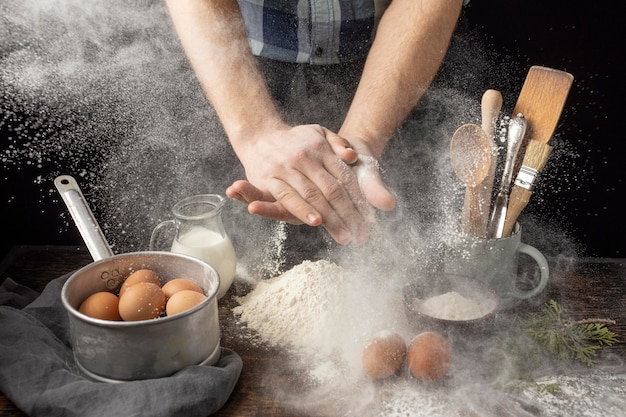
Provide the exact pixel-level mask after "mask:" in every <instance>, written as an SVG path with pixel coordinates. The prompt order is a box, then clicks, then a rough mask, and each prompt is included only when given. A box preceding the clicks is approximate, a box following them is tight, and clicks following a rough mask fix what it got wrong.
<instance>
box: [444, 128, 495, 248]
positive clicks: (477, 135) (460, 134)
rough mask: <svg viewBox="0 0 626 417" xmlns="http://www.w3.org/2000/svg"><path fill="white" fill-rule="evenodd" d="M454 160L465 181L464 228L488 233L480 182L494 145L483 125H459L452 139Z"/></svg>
mask: <svg viewBox="0 0 626 417" xmlns="http://www.w3.org/2000/svg"><path fill="white" fill-rule="evenodd" d="M450 163H451V165H452V169H453V170H454V173H455V174H456V176H457V177H458V178H459V179H460V180H461V181H463V182H464V183H465V186H466V189H465V200H464V202H463V212H462V216H461V227H462V230H463V231H464V232H465V233H468V234H472V235H474V236H482V235H483V234H484V231H485V228H486V224H485V216H484V215H483V210H485V209H486V210H488V209H489V208H488V207H481V205H480V192H479V191H480V184H481V182H482V181H483V180H484V179H485V177H486V176H487V174H489V170H490V168H491V145H490V143H489V138H488V137H487V135H486V134H485V132H484V130H483V129H482V127H480V126H478V125H475V124H472V123H468V124H464V125H463V126H461V127H459V128H458V129H457V130H456V132H454V135H453V136H452V141H451V142H450Z"/></svg>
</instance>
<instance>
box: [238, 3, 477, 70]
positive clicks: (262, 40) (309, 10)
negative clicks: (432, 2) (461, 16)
mask: <svg viewBox="0 0 626 417" xmlns="http://www.w3.org/2000/svg"><path fill="white" fill-rule="evenodd" d="M468 1H469V0H465V2H464V3H467V2H468ZM238 2H239V7H240V9H241V13H242V15H243V18H244V22H245V25H246V30H247V32H248V40H249V42H250V47H251V48H252V53H253V54H254V55H257V56H262V57H265V58H270V59H274V60H278V61H286V62H298V63H309V64H336V63H340V62H347V61H353V60H356V59H360V58H364V57H365V56H366V55H367V52H368V51H369V49H370V46H371V44H372V40H373V36H374V29H375V27H376V23H377V22H378V19H379V18H380V16H381V15H382V13H383V12H384V10H385V9H386V8H387V6H388V5H389V3H390V2H391V0H238Z"/></svg>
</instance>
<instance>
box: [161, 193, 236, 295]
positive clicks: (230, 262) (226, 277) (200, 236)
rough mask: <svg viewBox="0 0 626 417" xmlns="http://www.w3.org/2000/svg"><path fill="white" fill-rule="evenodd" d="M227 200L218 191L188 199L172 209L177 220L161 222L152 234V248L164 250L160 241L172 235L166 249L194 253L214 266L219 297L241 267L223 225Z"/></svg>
mask: <svg viewBox="0 0 626 417" xmlns="http://www.w3.org/2000/svg"><path fill="white" fill-rule="evenodd" d="M225 202H226V200H225V198H224V197H222V196H220V195H218V194H200V195H194V196H191V197H187V198H184V199H182V200H180V201H178V202H177V203H176V204H175V205H174V207H173V208H172V214H173V215H174V219H172V220H166V221H163V222H161V223H159V224H158V225H157V226H156V227H155V228H154V230H153V231H152V235H151V237H150V250H163V249H161V248H163V247H164V246H166V245H165V244H161V243H160V242H163V241H164V239H165V236H169V238H168V239H167V242H168V243H167V245H171V246H170V247H168V248H167V249H165V250H169V251H171V252H175V253H181V254H184V255H189V256H193V257H195V258H198V259H200V260H202V261H204V262H206V263H208V264H209V265H211V266H212V267H213V268H214V269H215V270H216V271H217V274H218V275H219V278H220V288H219V291H218V293H217V297H218V298H221V297H223V296H224V294H226V291H228V289H229V288H230V286H231V284H232V282H233V278H234V276H235V269H236V266H237V257H236V255H235V248H234V247H233V244H232V242H231V240H230V238H229V237H228V235H227V234H226V231H225V230H224V225H223V224H222V216H221V215H222V208H223V206H224V203H225ZM168 231H169V234H167V235H166V233H167V232H168ZM172 232H173V233H172ZM172 234H173V236H172ZM181 278H182V277H181Z"/></svg>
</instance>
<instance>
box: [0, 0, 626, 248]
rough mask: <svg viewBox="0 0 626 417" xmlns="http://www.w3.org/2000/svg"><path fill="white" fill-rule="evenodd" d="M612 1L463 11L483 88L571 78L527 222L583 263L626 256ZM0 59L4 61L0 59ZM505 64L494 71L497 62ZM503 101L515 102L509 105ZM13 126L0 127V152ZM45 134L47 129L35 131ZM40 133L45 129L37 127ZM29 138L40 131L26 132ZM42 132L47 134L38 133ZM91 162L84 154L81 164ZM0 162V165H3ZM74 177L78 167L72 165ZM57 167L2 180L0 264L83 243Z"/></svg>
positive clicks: (616, 21)
mask: <svg viewBox="0 0 626 417" xmlns="http://www.w3.org/2000/svg"><path fill="white" fill-rule="evenodd" d="M610 3H611V2H581V3H577V2H571V1H565V0H557V1H546V0H529V1H522V2H505V1H494V0H491V1H485V0H472V1H471V3H470V5H469V6H467V7H466V8H465V10H464V12H463V13H464V14H463V16H462V20H461V23H460V26H459V30H460V31H464V32H467V33H472V34H473V35H472V36H475V39H476V45H477V47H478V45H481V48H483V49H484V50H487V51H492V52H493V54H494V55H493V60H494V63H495V66H494V68H495V69H496V70H497V69H498V68H502V71H506V74H500V76H499V77H493V78H494V80H498V79H506V81H507V83H509V85H504V84H503V85H497V81H495V82H496V85H493V86H489V87H490V88H498V89H501V91H506V92H507V94H513V93H515V94H517V93H518V91H517V92H515V91H511V90H510V85H517V86H518V87H521V83H522V82H523V79H524V77H525V75H526V73H527V71H528V68H529V67H530V66H532V65H543V66H548V67H552V68H555V69H561V70H565V71H568V72H570V73H572V74H573V75H574V77H575V81H574V85H573V87H572V90H571V92H570V96H569V98H568V101H567V103H566V106H565V111H564V113H563V115H562V117H561V120H560V123H559V125H558V127H557V132H558V140H557V141H556V142H555V146H556V147H559V148H560V149H561V153H564V152H565V153H571V155H572V160H571V164H570V163H566V164H565V166H563V165H561V166H560V167H559V168H558V171H555V172H546V177H547V178H550V176H560V175H567V176H568V180H567V184H568V186H567V187H562V189H561V190H559V191H558V192H557V193H554V194H552V195H550V199H549V201H542V203H541V204H539V205H536V206H533V205H532V203H531V205H529V207H528V209H527V210H528V213H529V214H530V215H533V214H535V215H537V216H542V217H547V218H550V217H554V219H555V221H556V222H558V223H562V224H565V225H566V227H567V228H568V230H571V233H572V235H573V236H574V238H575V239H576V240H577V241H578V242H580V243H581V248H582V250H581V255H583V256H594V257H595V256H598V257H620V258H621V257H626V256H625V254H626V226H625V223H624V220H623V216H622V211H623V209H622V208H621V206H622V204H621V201H622V200H623V197H624V192H625V191H626V187H625V184H624V177H625V175H624V165H625V163H626V144H625V140H624V138H623V125H624V116H623V109H622V103H623V99H624V97H625V96H626V95H625V94H626V92H625V91H624V81H623V79H622V78H621V77H623V74H626V72H625V71H626V68H625V65H624V51H625V50H626V49H625V47H626V45H625V44H624V39H625V36H624V35H625V33H624V29H623V26H624V24H623V14H621V13H620V12H619V11H618V10H617V9H616V8H615V7H614V6H613V5H611V4H610ZM0 57H1V56H0ZM501 63H502V64H503V65H502V66H499V65H500V64H501ZM505 99H507V100H509V102H510V101H511V100H513V101H514V99H515V97H507V96H505ZM14 128H15V125H14V124H13V123H12V120H11V118H7V117H6V115H5V117H3V118H2V119H0V135H1V136H0V140H1V142H0V152H1V153H2V154H4V152H5V151H6V150H7V147H8V146H10V144H9V142H8V141H7V140H6V137H7V135H9V134H12V129H14ZM39 128H40V129H41V130H42V132H43V131H44V130H45V131H48V130H47V129H48V128H49V127H48V126H43V127H42V126H40V127H39ZM44 128H45V129H44ZM30 129H31V132H30V133H31V134H33V135H35V134H36V133H37V129H38V128H37V127H36V126H35V127H31V128H30ZM42 134H45V133H42ZM87 157H89V156H87ZM0 161H1V160H0ZM71 168H72V171H73V172H78V171H79V170H80V167H76V166H73V167H71ZM58 170H59V167H58V166H54V164H50V166H49V168H48V167H47V165H46V164H44V166H43V167H34V166H28V165H23V166H19V167H11V169H6V167H5V166H3V167H2V176H1V177H0V187H1V188H0V191H1V195H0V198H1V199H0V204H1V205H2V207H3V209H2V214H3V217H2V218H3V224H2V242H1V246H0V258H1V257H3V256H4V255H5V254H6V253H7V252H8V250H10V248H11V247H13V246H14V245H20V244H71V245H73V244H82V240H81V238H80V236H79V235H78V233H77V232H76V230H74V229H73V228H72V227H66V225H65V224H64V225H61V221H60V218H61V215H62V213H64V212H65V211H66V208H65V207H64V206H63V204H62V202H60V201H58V203H56V204H50V202H49V200H45V199H42V197H41V195H42V193H46V194H47V193H49V192H50V191H49V190H50V188H51V187H52V184H51V183H50V182H49V181H48V179H46V181H48V182H45V181H43V182H42V181H39V179H40V178H42V177H44V178H45V175H46V171H50V172H53V171H58Z"/></svg>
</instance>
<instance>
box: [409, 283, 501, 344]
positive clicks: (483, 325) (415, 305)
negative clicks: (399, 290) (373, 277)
mask: <svg viewBox="0 0 626 417" xmlns="http://www.w3.org/2000/svg"><path fill="white" fill-rule="evenodd" d="M403 295H404V303H405V308H406V313H407V317H408V319H409V321H410V322H411V324H413V325H414V327H417V328H419V329H420V330H427V329H431V330H434V329H436V330H439V331H444V332H447V331H450V330H483V331H484V330H487V329H488V327H489V325H490V323H491V322H492V319H493V317H494V316H495V312H496V311H497V309H498V307H499V305H500V299H499V297H498V295H497V294H496V292H495V291H494V290H493V289H492V288H491V287H490V286H489V285H487V284H486V283H484V282H482V281H479V280H477V279H472V278H469V277H464V276H460V275H449V274H439V275H427V276H418V277H416V279H415V280H414V281H412V282H411V283H409V284H408V285H406V286H405V287H404V294H403Z"/></svg>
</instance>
